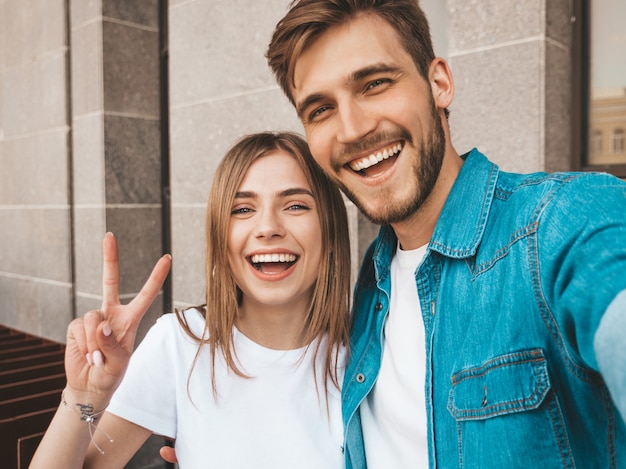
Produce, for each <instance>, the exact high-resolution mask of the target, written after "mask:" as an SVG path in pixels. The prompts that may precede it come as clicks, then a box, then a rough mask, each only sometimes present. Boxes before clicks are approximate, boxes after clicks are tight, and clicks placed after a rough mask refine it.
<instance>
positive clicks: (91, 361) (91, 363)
mask: <svg viewBox="0 0 626 469" xmlns="http://www.w3.org/2000/svg"><path fill="white" fill-rule="evenodd" d="M85 359H86V360H87V364H88V365H89V366H93V360H92V359H91V355H90V354H88V353H87V354H85Z"/></svg>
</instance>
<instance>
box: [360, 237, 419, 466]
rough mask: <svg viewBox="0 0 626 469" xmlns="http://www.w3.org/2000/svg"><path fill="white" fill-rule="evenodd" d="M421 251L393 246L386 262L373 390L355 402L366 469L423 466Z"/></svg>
mask: <svg viewBox="0 0 626 469" xmlns="http://www.w3.org/2000/svg"><path fill="white" fill-rule="evenodd" d="M426 249H427V246H423V247H421V248H418V249H414V250H411V251H403V250H401V249H400V247H399V246H398V249H397V250H396V255H395V256H394V258H393V259H392V261H391V297H390V304H389V314H388V316H387V318H386V321H385V325H384V328H383V356H382V363H381V367H380V372H379V374H378V378H377V380H376V384H374V388H373V389H372V392H371V393H370V394H369V395H368V396H367V398H366V399H365V400H364V401H363V402H362V403H361V406H360V412H361V423H362V426H363V438H364V442H365V455H366V458H367V467H368V469H389V468H394V469H402V468H409V467H411V468H420V467H422V468H426V467H428V438H427V429H426V403H425V396H424V381H425V376H426V345H425V338H424V320H423V318H422V312H421V307H420V303H419V299H418V294H417V287H416V285H415V271H416V270H417V267H418V266H419V264H420V263H421V262H422V259H423V258H424V256H425V255H426Z"/></svg>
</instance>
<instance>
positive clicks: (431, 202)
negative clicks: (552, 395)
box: [392, 147, 463, 251]
mask: <svg viewBox="0 0 626 469" xmlns="http://www.w3.org/2000/svg"><path fill="white" fill-rule="evenodd" d="M462 166H463V160H462V159H461V157H460V156H459V154H458V153H457V152H456V151H455V150H454V149H453V148H451V147H449V148H448V149H447V151H446V154H445V156H444V158H443V162H442V164H441V171H440V173H439V177H438V178H437V183H436V184H435V187H434V188H433V190H432V192H431V193H430V195H429V196H428V198H427V199H426V201H425V202H424V204H423V205H422V206H421V207H420V208H419V209H418V210H417V211H416V212H415V213H414V214H413V215H411V217H410V218H408V219H406V220H404V221H402V222H399V223H394V224H392V228H393V230H394V232H395V233H396V236H397V237H398V241H399V243H400V246H401V247H402V249H404V250H407V251H408V250H412V249H417V248H419V247H421V246H424V245H425V244H428V243H429V242H430V239H431V238H432V236H433V233H434V231H435V226H436V225H437V221H438V220H439V216H440V215H441V212H442V210H443V207H444V205H445V203H446V200H448V195H449V194H450V191H451V190H452V186H453V185H454V183H455V181H456V178H457V177H458V175H459V172H460V171H461V167H462Z"/></svg>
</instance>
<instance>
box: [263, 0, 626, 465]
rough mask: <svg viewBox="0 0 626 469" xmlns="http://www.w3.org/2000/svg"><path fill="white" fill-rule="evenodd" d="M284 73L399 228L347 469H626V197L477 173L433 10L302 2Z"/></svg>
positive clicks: (366, 345)
mask: <svg viewBox="0 0 626 469" xmlns="http://www.w3.org/2000/svg"><path fill="white" fill-rule="evenodd" d="M267 57H268V60H269V64H270V66H271V68H272V70H273V72H274V73H275V75H276V78H277V80H278V82H279V84H280V85H281V87H282V89H283V91H284V92H285V94H286V95H287V97H288V98H289V99H290V100H291V102H292V103H293V105H294V106H295V108H296V111H297V113H298V116H299V118H300V119H301V121H302V123H303V126H304V130H305V133H306V137H307V141H308V143H309V146H310V148H311V153H312V155H313V157H314V158H315V159H316V161H317V162H318V163H319V165H320V166H321V167H322V169H323V170H324V171H325V172H326V173H327V174H328V175H329V176H330V177H331V178H332V179H333V181H335V183H336V184H338V185H339V187H340V188H341V189H342V190H343V191H344V193H345V194H346V195H347V196H348V197H349V198H350V199H351V200H352V201H353V202H354V203H355V204H356V205H357V206H358V207H359V208H360V210H361V211H362V212H363V213H364V214H365V215H366V216H367V217H369V218H370V219H371V220H372V221H374V222H375V223H377V224H380V225H382V226H381V230H380V234H379V236H378V238H377V239H376V240H375V241H374V243H373V244H372V246H371V247H370V249H369V251H368V253H367V254H366V256H365V258H364V261H363V265H362V268H361V272H360V275H359V280H358V282H357V287H356V290H355V297H354V306H353V316H354V318H353V328H352V335H351V341H352V342H351V355H350V364H349V366H348V369H347V371H346V374H345V380H344V384H343V397H342V405H343V417H344V425H345V453H346V463H347V466H348V467H354V468H364V467H369V468H370V469H371V468H384V469H387V468H390V467H393V468H403V467H427V466H430V467H443V468H452V467H481V468H490V467H498V468H499V467H509V468H510V467H520V468H528V467H575V466H576V467H626V426H625V424H624V417H625V416H626V372H625V371H624V370H626V346H625V345H624V344H623V339H622V335H623V331H625V330H626V184H624V183H623V182H622V181H620V180H618V179H616V178H613V177H611V176H608V175H600V174H583V173H560V174H544V173H540V174H539V173H538V174H531V175H520V174H512V173H506V172H503V171H500V170H499V168H498V167H497V165H495V164H493V163H492V162H490V161H489V160H488V159H487V157H486V156H484V155H483V154H481V153H480V152H479V151H478V150H476V149H473V150H471V151H469V152H468V153H465V154H463V155H459V153H457V151H456V150H455V149H454V147H453V145H452V142H451V138H450V130H449V125H448V119H447V116H448V108H449V106H450V105H451V103H452V100H453V96H454V83H453V80H452V75H451V72H450V69H449V67H448V65H447V63H446V62H445V60H443V59H441V58H437V57H435V55H434V52H433V48H432V43H431V39H430V33H429V28H428V23H427V20H426V18H425V16H424V14H423V12H422V11H421V10H420V8H419V6H418V4H417V1H416V0H387V1H385V0H300V1H297V0H296V1H295V2H294V3H293V4H292V6H291V8H290V10H289V12H288V13H287V14H286V16H285V17H284V18H283V19H282V20H281V21H280V22H279V23H278V25H277V27H276V30H275V31H274V35H273V38H272V41H271V43H270V46H269V49H268V52H267Z"/></svg>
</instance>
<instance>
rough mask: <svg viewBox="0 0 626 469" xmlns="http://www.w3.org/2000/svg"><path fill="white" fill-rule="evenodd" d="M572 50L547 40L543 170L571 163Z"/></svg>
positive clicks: (567, 167) (569, 166) (563, 168)
mask: <svg viewBox="0 0 626 469" xmlns="http://www.w3.org/2000/svg"><path fill="white" fill-rule="evenodd" d="M571 59H572V56H571V52H570V51H569V50H567V49H564V48H562V47H558V46H555V45H553V44H551V43H549V42H548V43H546V78H545V83H546V90H545V96H546V98H545V99H546V107H545V142H546V144H545V163H544V167H545V170H546V171H569V170H571V169H572V167H573V163H574V162H573V158H574V157H575V156H574V155H572V154H571V151H572V150H571V144H572V135H571V129H572V124H573V123H572V113H571V100H572V76H571V73H570V69H571V66H570V65H571Z"/></svg>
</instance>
